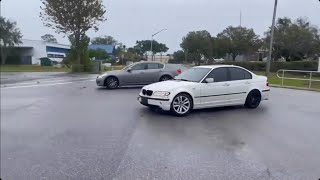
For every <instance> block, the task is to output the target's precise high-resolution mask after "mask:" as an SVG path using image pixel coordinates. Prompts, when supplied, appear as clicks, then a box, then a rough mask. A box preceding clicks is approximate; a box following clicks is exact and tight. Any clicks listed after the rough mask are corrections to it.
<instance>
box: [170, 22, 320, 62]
mask: <svg viewBox="0 0 320 180" xmlns="http://www.w3.org/2000/svg"><path fill="white" fill-rule="evenodd" d="M269 42H270V28H269V29H268V30H267V31H266V32H265V33H264V37H259V36H258V35H257V34H256V33H255V32H254V30H253V29H251V28H246V27H241V26H238V27H233V26H229V27H227V28H226V29H224V30H223V31H222V32H220V33H218V34H217V35H216V36H212V35H211V34H210V33H209V32H208V31H206V30H203V31H192V32H189V33H188V34H187V35H186V36H185V37H183V39H182V43H181V44H180V46H181V48H182V50H179V51H176V52H174V53H173V59H172V60H171V62H175V63H182V62H195V63H197V64H200V62H201V61H206V62H208V61H213V60H214V59H217V58H225V57H226V55H229V56H231V57H232V60H235V59H236V57H237V56H239V55H242V56H247V57H248V56H250V55H252V54H255V53H257V52H262V53H263V52H264V53H265V52H267V51H268V48H267V47H268V45H269ZM273 51H274V53H273V57H272V58H273V60H278V59H280V58H283V59H285V60H286V61H295V60H303V59H310V60H312V59H317V58H318V57H320V34H319V29H318V28H317V27H316V26H314V25H312V24H311V23H310V21H308V20H307V19H304V18H298V19H297V20H295V21H293V20H291V19H290V18H286V17H285V18H279V19H278V20H277V23H276V27H275V35H274V49H273ZM255 60H256V59H255Z"/></svg>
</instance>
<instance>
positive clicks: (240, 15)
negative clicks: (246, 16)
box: [240, 10, 242, 27]
mask: <svg viewBox="0 0 320 180" xmlns="http://www.w3.org/2000/svg"><path fill="white" fill-rule="evenodd" d="M240 27H242V11H241V10H240Z"/></svg>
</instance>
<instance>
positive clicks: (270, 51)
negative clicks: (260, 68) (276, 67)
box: [266, 0, 278, 76]
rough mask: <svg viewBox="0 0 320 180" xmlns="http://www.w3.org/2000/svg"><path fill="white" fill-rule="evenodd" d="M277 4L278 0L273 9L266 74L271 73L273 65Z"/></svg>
mask: <svg viewBox="0 0 320 180" xmlns="http://www.w3.org/2000/svg"><path fill="white" fill-rule="evenodd" d="M277 6H278V0H275V2H274V9H273V18H272V26H271V36H270V47H269V56H268V61H267V68H266V75H267V76H269V75H270V66H271V61H272V49H273V38H274V28H275V23H276V16H277Z"/></svg>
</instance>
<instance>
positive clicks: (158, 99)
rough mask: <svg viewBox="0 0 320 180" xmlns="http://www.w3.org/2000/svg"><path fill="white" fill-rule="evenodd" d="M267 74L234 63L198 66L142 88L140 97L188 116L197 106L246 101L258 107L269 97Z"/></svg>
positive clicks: (153, 106) (177, 113) (152, 103)
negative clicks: (233, 64)
mask: <svg viewBox="0 0 320 180" xmlns="http://www.w3.org/2000/svg"><path fill="white" fill-rule="evenodd" d="M269 91H270V88H269V84H268V81H267V77H264V76H258V75H256V74H254V73H252V72H250V71H248V70H246V69H244V68H242V67H238V66H232V65H215V66H198V67H194V68H191V69H189V70H187V71H185V72H184V73H182V74H180V75H179V76H177V77H176V78H175V79H173V80H170V81H166V82H158V83H154V84H150V85H148V86H145V87H143V88H142V90H141V92H140V94H139V97H138V100H139V101H140V103H141V104H143V105H145V106H149V107H150V108H161V109H163V110H165V111H171V112H173V113H174V114H175V115H178V116H184V115H186V114H188V113H189V112H190V111H191V110H193V109H201V108H210V107H218V106H230V105H245V106H246V107H248V108H257V107H258V106H259V104H260V102H261V100H267V99H268V98H269Z"/></svg>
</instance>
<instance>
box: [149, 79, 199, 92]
mask: <svg viewBox="0 0 320 180" xmlns="http://www.w3.org/2000/svg"><path fill="white" fill-rule="evenodd" d="M192 84H195V82H188V81H179V80H170V81H163V82H158V83H154V84H150V85H147V86H145V87H143V89H146V90H152V91H171V90H173V89H177V88H181V87H184V86H190V85H192Z"/></svg>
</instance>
